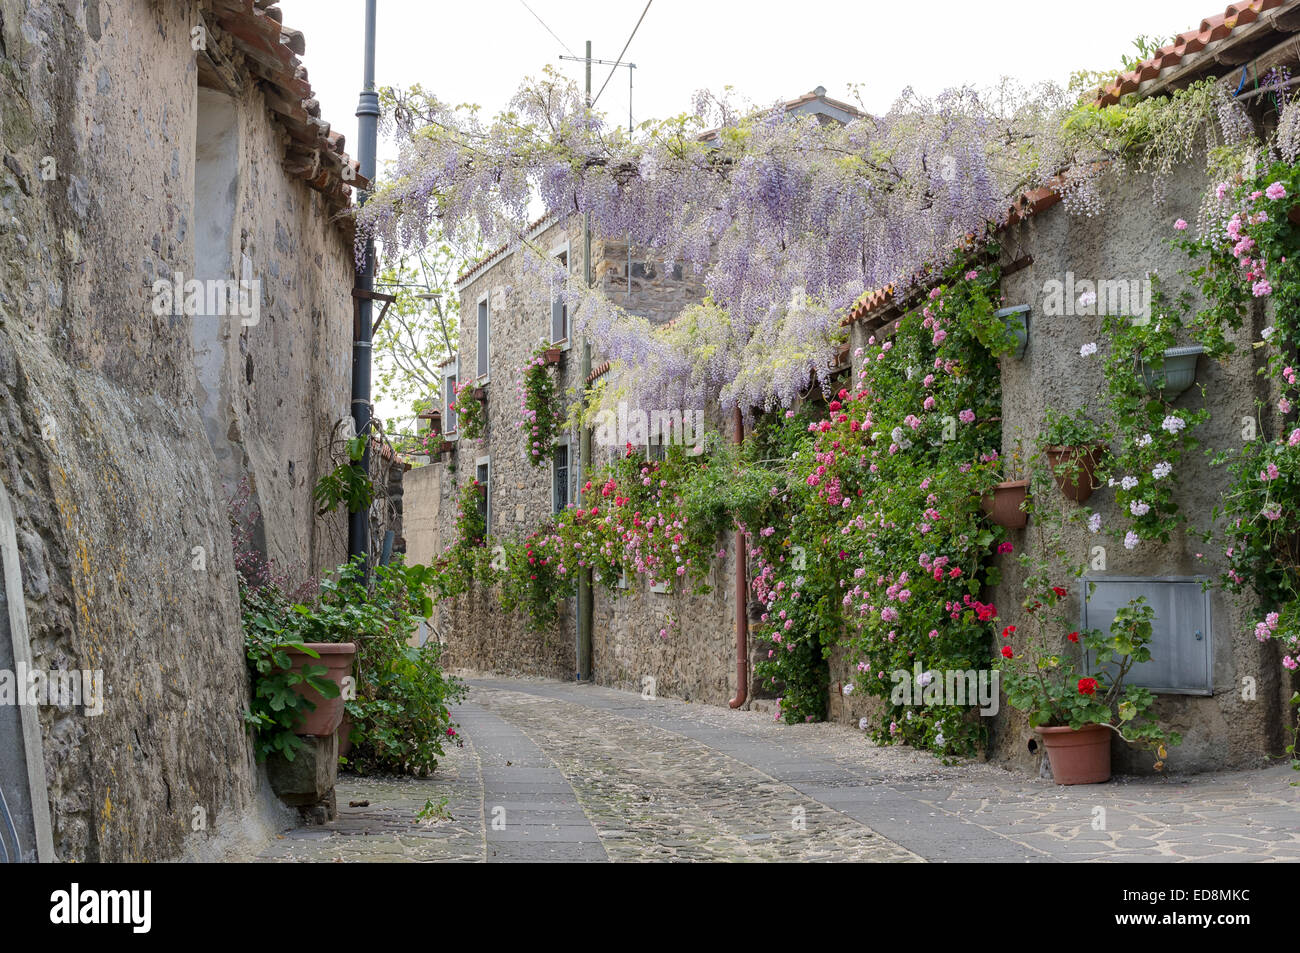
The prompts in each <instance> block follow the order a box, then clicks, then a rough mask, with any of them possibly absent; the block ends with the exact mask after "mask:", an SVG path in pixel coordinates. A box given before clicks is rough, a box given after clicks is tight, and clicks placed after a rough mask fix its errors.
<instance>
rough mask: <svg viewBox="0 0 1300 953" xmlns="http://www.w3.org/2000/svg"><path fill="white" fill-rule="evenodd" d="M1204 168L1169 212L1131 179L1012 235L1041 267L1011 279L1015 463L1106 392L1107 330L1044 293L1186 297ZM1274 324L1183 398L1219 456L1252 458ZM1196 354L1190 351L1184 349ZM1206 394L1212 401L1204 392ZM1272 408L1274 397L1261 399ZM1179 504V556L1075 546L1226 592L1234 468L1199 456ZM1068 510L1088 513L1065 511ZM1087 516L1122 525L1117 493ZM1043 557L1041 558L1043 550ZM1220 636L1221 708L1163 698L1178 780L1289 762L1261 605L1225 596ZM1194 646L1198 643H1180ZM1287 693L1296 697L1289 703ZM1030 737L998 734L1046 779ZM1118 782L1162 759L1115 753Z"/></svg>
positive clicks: (1177, 188) (1018, 721)
mask: <svg viewBox="0 0 1300 953" xmlns="http://www.w3.org/2000/svg"><path fill="white" fill-rule="evenodd" d="M1200 168H1202V165H1201V164H1200V163H1189V164H1188V165H1186V166H1184V170H1185V171H1184V173H1183V174H1180V175H1178V176H1176V177H1175V178H1174V180H1173V181H1172V182H1170V184H1169V187H1168V189H1167V193H1166V204H1165V206H1163V207H1156V206H1155V205H1154V204H1153V203H1152V200H1151V185H1150V181H1149V180H1148V179H1146V178H1145V177H1142V176H1130V177H1126V178H1125V179H1124V180H1122V182H1120V183H1119V185H1118V186H1117V189H1116V190H1115V191H1113V192H1112V193H1111V194H1108V195H1107V196H1106V202H1107V211H1106V214H1105V215H1103V216H1097V217H1093V218H1089V217H1085V216H1076V215H1071V214H1070V213H1069V212H1068V211H1067V210H1066V209H1065V208H1064V207H1063V206H1059V205H1058V206H1055V207H1053V208H1051V209H1048V210H1047V211H1045V212H1043V213H1041V214H1039V215H1038V216H1035V217H1034V218H1031V219H1029V220H1028V221H1027V222H1025V223H1023V224H1021V225H1019V226H1017V227H1015V228H1014V229H1012V230H1010V231H1009V232H1008V234H1007V235H1006V236H1005V244H1006V248H1007V252H1006V255H1007V258H1008V260H1009V259H1011V258H1014V257H1018V255H1019V254H1022V253H1025V252H1027V253H1029V254H1032V256H1033V263H1032V264H1031V265H1030V266H1029V267H1028V268H1025V269H1023V270H1021V271H1018V272H1016V273H1014V274H1012V275H1010V276H1008V277H1007V278H1006V280H1004V282H1003V292H1004V294H1005V296H1006V300H1007V302H1008V304H1022V303H1023V304H1029V305H1031V306H1032V308H1033V313H1032V315H1031V318H1030V338H1029V346H1028V348H1027V349H1026V352H1025V356H1024V359H1023V360H1019V361H1017V360H1013V359H1007V360H1005V361H1003V364H1002V406H1003V421H1002V424H1003V442H1004V448H1003V449H1004V452H1010V451H1011V450H1012V449H1013V447H1014V440H1015V438H1016V434H1017V432H1020V433H1021V434H1022V436H1023V439H1024V440H1025V441H1026V445H1027V446H1029V445H1032V441H1033V440H1034V439H1035V438H1036V437H1037V434H1038V433H1039V431H1040V430H1041V427H1042V421H1043V411H1044V409H1045V408H1046V407H1054V408H1057V409H1059V410H1074V409H1075V408H1077V407H1081V406H1086V405H1087V404H1089V403H1090V402H1091V401H1094V400H1095V396H1094V395H1095V394H1096V392H1097V390H1098V388H1099V387H1100V386H1101V385H1102V365H1101V363H1100V358H1093V359H1091V360H1084V359H1082V358H1081V357H1080V356H1079V348H1080V347H1081V346H1082V345H1083V344H1086V343H1088V342H1090V341H1099V340H1101V337H1100V334H1101V332H1100V329H1101V322H1102V319H1101V318H1100V317H1089V316H1074V317H1048V316H1045V315H1044V306H1043V305H1044V298H1045V295H1046V290H1045V285H1046V283H1047V282H1049V281H1052V280H1057V281H1065V279H1066V272H1073V274H1074V276H1075V279H1076V280H1078V279H1080V278H1091V279H1093V280H1098V279H1126V280H1129V279H1142V278H1143V277H1144V276H1145V275H1146V273H1147V272H1154V273H1156V274H1158V275H1159V276H1160V278H1161V280H1162V285H1163V287H1164V290H1165V291H1166V292H1168V293H1169V294H1171V295H1172V294H1174V293H1176V292H1177V291H1178V290H1179V289H1180V288H1182V287H1184V286H1185V284H1186V279H1184V278H1183V277H1181V276H1180V275H1179V272H1180V270H1182V269H1184V268H1186V267H1187V259H1186V257H1185V256H1184V255H1183V253H1182V252H1180V251H1177V250H1174V249H1171V248H1169V246H1168V238H1169V236H1171V235H1172V234H1173V231H1172V222H1173V221H1174V219H1175V218H1178V217H1180V216H1181V217H1184V218H1186V219H1188V220H1189V221H1190V220H1194V219H1195V217H1196V216H1195V212H1196V209H1197V207H1198V206H1199V203H1200V199H1201V196H1202V194H1203V193H1204V189H1205V188H1206V185H1207V183H1206V182H1205V181H1204V179H1203V178H1202V176H1201V175H1200V174H1195V173H1196V172H1197V171H1198V170H1199V169H1200ZM1261 319H1262V314H1260V313H1258V312H1257V313H1256V314H1255V315H1253V321H1252V322H1248V323H1247V326H1246V327H1245V328H1243V330H1242V331H1241V332H1240V333H1239V334H1237V335H1235V341H1236V344H1237V345H1238V352H1237V354H1236V355H1234V356H1233V357H1232V358H1230V359H1229V360H1226V361H1225V362H1223V363H1216V362H1214V361H1211V360H1208V359H1207V358H1204V357H1202V358H1201V359H1200V363H1199V365H1198V369H1197V384H1198V385H1200V386H1193V387H1192V388H1191V389H1189V390H1188V391H1186V392H1185V393H1184V394H1182V395H1181V396H1180V397H1179V398H1178V401H1177V404H1176V406H1178V407H1187V408H1196V407H1201V406H1204V407H1206V408H1208V410H1209V412H1210V418H1209V420H1208V421H1206V423H1204V424H1203V425H1202V426H1200V427H1199V428H1197V429H1196V431H1195V432H1194V436H1195V437H1196V439H1197V440H1198V441H1199V442H1200V445H1201V449H1202V451H1203V450H1220V449H1224V448H1227V447H1231V446H1233V445H1237V446H1239V445H1240V442H1241V424H1240V421H1241V419H1242V417H1244V416H1250V415H1252V414H1253V412H1254V400H1255V396H1256V395H1255V387H1256V384H1255V380H1256V378H1255V365H1254V363H1253V361H1254V357H1253V351H1254V349H1253V348H1252V347H1251V346H1250V342H1251V341H1257V340H1259V339H1260V335H1259V331H1260V329H1261V327H1262V326H1263V323H1264V322H1263V321H1262V320H1261ZM1181 343H1187V342H1181ZM1202 386H1203V387H1204V388H1205V394H1204V396H1202V393H1201V387H1202ZM1261 396H1262V395H1261ZM1178 479H1179V491H1178V503H1179V507H1180V510H1181V512H1182V513H1183V514H1184V515H1185V516H1186V517H1187V520H1188V523H1187V526H1186V528H1185V529H1184V530H1182V531H1181V532H1179V533H1178V534H1176V535H1175V536H1174V538H1173V539H1171V540H1170V541H1169V542H1168V543H1167V544H1160V543H1158V542H1147V541H1144V542H1142V543H1141V544H1140V545H1139V546H1138V547H1137V548H1136V549H1135V550H1132V551H1128V550H1126V549H1125V548H1124V546H1123V544H1122V543H1121V542H1119V541H1117V540H1115V539H1114V538H1111V537H1103V536H1093V535H1091V534H1090V533H1089V532H1088V530H1087V528H1086V527H1082V526H1076V527H1073V528H1067V537H1066V541H1067V545H1068V546H1070V547H1071V548H1072V550H1073V552H1074V554H1075V557H1076V558H1077V560H1078V561H1079V562H1080V563H1082V562H1086V561H1088V559H1089V557H1090V555H1091V551H1092V547H1093V546H1095V545H1098V544H1101V545H1104V546H1105V551H1106V552H1105V555H1106V569H1105V571H1104V572H1094V571H1091V570H1090V575H1091V576H1096V577H1098V578H1102V577H1104V576H1105V575H1107V574H1109V575H1116V576H1140V577H1160V576H1182V577H1192V576H1204V577H1206V578H1208V579H1209V580H1211V581H1215V582H1217V580H1218V579H1219V578H1220V577H1221V574H1222V573H1223V572H1224V570H1225V569H1226V568H1227V567H1226V563H1225V560H1224V558H1223V554H1222V549H1221V547H1218V546H1216V545H1214V544H1208V543H1205V542H1204V541H1202V540H1199V539H1197V538H1196V534H1197V533H1198V532H1201V531H1203V530H1207V529H1209V528H1210V525H1211V523H1210V514H1211V511H1212V510H1213V508H1214V506H1215V504H1216V503H1217V502H1218V500H1219V498H1220V497H1221V496H1222V494H1223V492H1224V490H1225V489H1226V486H1227V481H1228V479H1229V476H1228V474H1227V472H1226V469H1225V468H1223V467H1211V466H1210V465H1209V461H1208V459H1207V458H1206V456H1205V454H1204V453H1203V452H1201V451H1195V452H1192V453H1190V454H1188V455H1187V456H1186V457H1185V458H1184V460H1183V462H1182V463H1181V464H1180V465H1179V473H1178ZM1060 504H1061V505H1063V506H1074V505H1075V504H1072V503H1068V502H1065V501H1064V500H1061V501H1060ZM1088 505H1089V506H1090V507H1092V508H1093V509H1094V510H1095V511H1097V512H1099V513H1100V514H1101V516H1102V522H1103V525H1115V524H1116V523H1117V522H1118V521H1119V519H1120V515H1119V513H1118V512H1117V510H1116V507H1115V503H1114V493H1113V491H1111V490H1109V489H1107V488H1105V487H1103V488H1101V489H1099V490H1097V491H1096V492H1095V493H1094V494H1093V496H1092V498H1091V499H1089V500H1088ZM1011 539H1012V542H1013V543H1014V544H1015V546H1016V551H1017V552H1021V551H1023V550H1024V548H1025V547H1033V546H1036V545H1037V543H1036V542H1035V540H1034V536H1033V533H1032V528H1030V529H1027V530H1013V531H1011ZM1031 551H1032V550H1031ZM1001 559H1002V561H1003V569H1004V572H1005V576H1004V579H1003V582H1002V584H1001V585H1000V586H998V587H997V588H996V589H995V590H994V591H993V593H992V597H993V599H994V602H995V604H996V605H997V606H998V608H999V609H1000V610H1001V613H1002V615H1003V617H1004V618H1006V620H1007V621H1008V622H1010V623H1016V622H1023V620H1020V619H1018V618H1017V612H1018V606H1019V602H1020V600H1021V598H1022V597H1023V596H1022V592H1023V590H1022V582H1023V570H1022V569H1021V567H1020V565H1019V563H1018V562H1016V561H1015V560H1014V559H1012V558H1009V557H1005V556H1004V557H1001ZM1063 585H1067V586H1068V587H1069V588H1070V589H1071V590H1072V592H1071V596H1070V599H1071V603H1070V605H1069V606H1068V608H1067V610H1066V611H1067V612H1068V613H1070V614H1072V615H1074V616H1076V617H1081V612H1082V607H1081V606H1080V605H1079V597H1078V594H1077V588H1078V587H1077V585H1072V584H1070V583H1063ZM1210 607H1211V614H1212V629H1213V653H1214V654H1213V685H1214V694H1213V696H1210V697H1206V696H1198V695H1175V694H1165V695H1161V696H1160V697H1159V699H1158V703H1157V706H1156V709H1155V711H1156V713H1157V714H1158V715H1159V717H1160V718H1161V720H1162V721H1164V722H1166V723H1167V724H1168V725H1169V727H1171V728H1173V729H1174V730H1177V731H1179V732H1180V733H1181V734H1182V735H1183V743H1182V745H1181V746H1180V747H1179V748H1177V749H1174V750H1172V751H1171V753H1170V757H1169V759H1168V760H1169V764H1170V766H1171V768H1173V769H1175V770H1179V771H1197V770H1209V769H1216V768H1217V769H1222V768H1229V767H1243V766H1247V765H1253V764H1259V763H1261V761H1262V757H1263V755H1265V754H1266V753H1269V752H1274V753H1276V752H1278V751H1279V750H1280V740H1281V736H1280V733H1279V729H1280V724H1281V723H1280V720H1279V712H1280V711H1281V697H1280V695H1281V692H1282V685H1281V681H1282V679H1281V677H1280V676H1281V674H1282V668H1281V665H1280V664H1279V661H1278V658H1277V653H1276V651H1275V647H1274V646H1272V645H1261V644H1260V643H1259V642H1257V641H1256V640H1255V638H1254V635H1253V632H1252V628H1253V626H1252V623H1251V619H1252V616H1253V609H1254V606H1253V604H1252V601H1251V600H1250V599H1248V598H1238V597H1233V596H1230V595H1228V594H1226V593H1224V592H1223V591H1222V589H1221V588H1219V587H1218V586H1217V585H1216V586H1215V588H1214V589H1213V590H1212V594H1211V600H1210ZM1180 637H1185V638H1186V639H1187V640H1191V639H1192V638H1193V634H1192V633H1191V632H1186V633H1181V634H1180ZM1245 676H1249V677H1251V678H1253V679H1255V680H1256V684H1257V699H1256V700H1253V701H1246V700H1243V697H1242V696H1243V693H1242V686H1243V683H1242V678H1243V677H1245ZM1289 694H1290V693H1289V692H1287V697H1289ZM1029 737H1030V732H1029V730H1028V726H1027V724H1026V723H1025V721H1024V718H1023V716H1021V715H1020V713H1018V712H1013V711H1011V710H1010V709H1006V710H1004V711H1003V712H1002V713H1001V714H1000V715H999V717H998V719H997V721H996V723H995V736H994V747H993V755H994V756H995V757H997V758H1000V759H1005V760H1008V761H1014V762H1017V763H1019V764H1021V765H1022V766H1024V767H1033V766H1034V765H1036V763H1037V755H1030V754H1029V751H1028V743H1027V740H1028V738H1029ZM1115 754H1116V756H1117V757H1116V770H1123V771H1142V770H1149V769H1150V766H1151V762H1152V758H1151V757H1150V756H1149V755H1148V754H1147V753H1145V752H1140V751H1133V750H1131V749H1128V748H1127V747H1126V746H1124V745H1122V744H1117V745H1116V747H1115Z"/></svg>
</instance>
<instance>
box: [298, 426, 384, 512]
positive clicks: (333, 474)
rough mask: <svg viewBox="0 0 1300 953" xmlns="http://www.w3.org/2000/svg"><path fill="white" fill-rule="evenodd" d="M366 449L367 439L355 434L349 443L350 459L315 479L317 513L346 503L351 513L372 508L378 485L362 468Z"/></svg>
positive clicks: (313, 496)
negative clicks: (376, 485)
mask: <svg viewBox="0 0 1300 953" xmlns="http://www.w3.org/2000/svg"><path fill="white" fill-rule="evenodd" d="M365 452H366V438H365V437H352V438H351V439H349V440H348V441H347V443H346V453H347V461H346V462H344V463H340V464H339V465H338V466H337V467H335V468H334V469H333V470H332V471H330V472H329V473H327V474H325V475H324V476H323V477H321V478H320V479H319V480H317V481H316V486H315V487H314V488H313V489H312V498H313V499H314V500H315V501H316V505H317V506H318V507H319V509H317V511H316V515H317V516H324V515H325V514H326V513H332V512H333V511H334V510H336V509H338V507H339V505H340V504H343V505H345V506H346V507H347V511H348V512H349V513H360V512H362V511H363V510H366V509H369V508H370V504H371V503H373V502H374V501H375V484H374V481H372V480H371V479H370V477H369V476H368V475H367V474H366V471H365V470H364V469H363V468H362V467H361V460H362V457H363V456H364V455H365Z"/></svg>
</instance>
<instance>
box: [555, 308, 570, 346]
mask: <svg viewBox="0 0 1300 953" xmlns="http://www.w3.org/2000/svg"><path fill="white" fill-rule="evenodd" d="M564 318H565V314H564V299H562V298H556V299H555V300H554V301H552V302H551V340H552V341H563V340H564V339H565V338H567V337H568V336H569V331H568V328H566V327H565V326H564V325H565V320H564Z"/></svg>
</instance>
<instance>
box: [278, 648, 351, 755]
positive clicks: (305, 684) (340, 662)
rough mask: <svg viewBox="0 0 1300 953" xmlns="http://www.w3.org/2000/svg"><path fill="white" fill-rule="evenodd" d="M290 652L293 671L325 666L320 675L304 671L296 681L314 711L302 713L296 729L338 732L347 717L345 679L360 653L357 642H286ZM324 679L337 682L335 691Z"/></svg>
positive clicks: (304, 732)
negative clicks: (306, 673)
mask: <svg viewBox="0 0 1300 953" xmlns="http://www.w3.org/2000/svg"><path fill="white" fill-rule="evenodd" d="M286 655H287V656H288V660H289V671H290V673H305V672H307V671H308V670H309V669H320V668H323V669H324V671H323V672H321V673H320V674H319V676H317V677H312V678H308V677H306V676H305V675H304V676H303V677H302V678H301V679H298V680H295V681H294V683H293V690H294V691H295V692H297V693H298V694H299V695H301V696H302V697H303V698H305V699H306V700H307V701H308V702H310V703H311V705H312V708H311V710H310V711H307V712H305V713H302V714H301V717H300V720H299V722H298V724H297V725H296V727H295V729H294V730H295V733H296V734H300V735H315V736H316V737H318V738H323V737H325V736H326V735H332V734H334V732H336V731H338V729H339V725H340V724H341V723H342V721H343V697H342V689H343V679H344V678H346V677H348V676H350V675H351V674H352V663H353V661H354V660H355V659H356V655H357V646H356V644H355V643H353V642H300V643H297V644H294V645H290V646H286ZM313 659H315V660H318V662H319V664H313V662H312V660H313ZM321 679H324V680H327V681H329V682H330V683H331V684H333V686H334V689H333V691H330V690H329V688H328V687H326V686H324V685H322V684H321ZM322 689H324V690H322Z"/></svg>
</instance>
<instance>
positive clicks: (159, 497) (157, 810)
mask: <svg viewBox="0 0 1300 953" xmlns="http://www.w3.org/2000/svg"><path fill="white" fill-rule="evenodd" d="M302 51H303V37H302V34H301V33H298V32H297V31H294V30H291V29H287V28H284V27H283V26H282V25H281V23H280V11H279V9H278V8H277V7H275V6H273V5H271V3H269V2H264V0H258V2H256V3H254V2H253V0H175V2H166V3H164V2H159V0H119V2H114V3H103V2H99V0H86V2H79V3H59V2H53V0H24V2H18V0H0V85H2V86H3V97H2V99H0V110H3V126H2V127H0V128H2V132H0V135H2V136H3V141H0V151H2V152H3V168H2V169H0V203H2V204H3V216H0V246H2V247H3V252H4V254H3V260H4V266H3V269H4V270H3V278H2V279H0V446H3V448H4V454H3V459H0V498H2V499H0V557H2V558H3V565H4V570H5V571H4V575H3V577H2V581H0V670H13V669H15V667H16V666H17V665H18V664H19V663H21V662H24V661H25V662H26V663H27V664H28V665H29V666H33V667H35V668H36V669H41V670H45V671H50V672H61V671H72V670H83V669H84V670H88V671H91V672H99V673H102V685H103V697H102V699H101V700H102V702H103V704H102V708H103V711H102V714H98V715H87V714H84V713H83V712H84V707H83V706H82V705H79V704H78V705H73V704H61V705H60V704H50V705H43V706H41V707H39V708H37V709H34V710H33V709H31V708H26V707H23V708H21V709H20V708H19V707H13V706H10V705H0V746H2V748H0V789H2V790H3V792H4V794H5V798H6V801H7V802H8V804H9V805H10V807H11V809H12V812H13V813H15V814H16V815H18V817H19V819H20V821H21V822H22V826H23V830H22V833H23V845H22V847H23V853H24V854H26V855H28V856H35V855H37V854H38V853H39V855H40V856H42V857H47V856H48V857H53V858H56V859H60V860H76V861H109V860H158V859H165V858H169V857H177V856H198V855H206V856H211V855H214V854H216V853H219V851H220V850H221V849H222V848H224V847H226V846H229V845H231V844H233V843H235V842H237V841H238V840H240V838H241V837H243V836H245V835H252V834H255V833H256V832H257V830H258V825H259V824H262V823H264V822H265V821H266V820H267V819H268V818H269V817H271V816H272V815H271V813H270V812H271V811H272V810H273V805H272V803H271V801H270V798H269V795H268V794H267V793H266V790H265V784H264V782H263V781H262V780H261V774H260V772H259V770H258V767H257V765H256V764H255V763H254V761H253V758H252V754H251V746H250V744H249V741H248V738H247V735H246V732H245V728H244V723H243V717H242V713H243V711H244V710H245V709H246V707H247V691H248V681H247V677H246V675H245V662H244V651H243V638H242V633H241V626H240V618H239V594H238V590H237V585H236V576H235V571H234V563H233V556H232V550H231V544H230V527H229V523H228V518H227V513H226V508H225V505H224V501H225V500H226V499H227V498H228V497H230V496H231V495H232V494H233V493H235V492H236V491H237V488H238V487H239V485H240V484H241V483H245V482H246V483H247V485H248V486H249V488H250V490H251V498H252V501H253V502H254V503H255V505H256V507H257V509H258V510H259V511H260V516H261V518H260V522H259V524H258V526H257V531H256V541H257V543H258V545H259V546H260V548H261V549H262V551H263V552H264V553H265V554H267V555H269V556H270V557H271V558H272V559H274V560H275V561H276V562H277V563H278V564H279V565H280V566H282V567H283V568H285V569H286V570H288V571H290V573H291V574H293V575H294V576H295V577H297V578H299V579H301V578H305V577H307V576H312V575H318V574H319V572H320V571H321V570H323V569H326V568H329V567H332V566H334V565H336V564H337V563H339V562H340V561H341V560H342V559H343V557H344V555H345V549H344V546H343V541H344V526H343V523H342V520H336V521H331V520H317V519H316V518H315V515H314V510H315V507H314V506H313V504H312V499H311V490H312V486H313V484H314V482H315V481H316V479H317V478H318V477H319V476H320V475H321V474H322V472H324V470H325V468H327V467H328V466H330V464H329V460H328V455H327V452H326V444H327V442H328V440H329V436H330V434H331V431H332V428H333V425H334V424H335V422H336V421H338V420H339V419H340V418H342V417H344V416H346V415H347V414H348V413H349V410H350V408H349V396H350V390H349V377H350V351H351V346H350V343H351V336H352V313H353V303H352V300H351V288H352V284H353V255H352V231H351V229H352V226H351V224H350V219H349V216H348V207H349V204H350V201H351V188H350V185H349V183H350V182H355V181H356V178H357V177H356V175H355V171H354V170H355V165H354V164H353V163H351V160H349V159H348V158H347V156H346V155H345V154H344V152H343V147H344V142H343V137H342V136H341V135H339V134H338V133H336V132H333V131H332V130H331V129H330V127H329V124H328V123H327V122H325V121H324V120H322V119H321V118H320V116H319V106H318V105H317V104H316V101H315V100H314V99H313V97H312V92H311V87H310V85H309V83H308V81H307V74H306V70H305V69H304V68H303V67H302V66H301V63H300V61H299V59H298V54H300V53H301V52H302ZM191 282H193V283H194V284H190V283H191ZM196 289H197V294H198V297H197V298H191V292H194V291H195V290H196ZM184 301H190V302H191V304H190V305H189V306H188V307H187V306H186V305H185V304H183V302H184ZM6 537H8V538H9V539H11V540H13V541H15V543H16V545H13V546H9V545H6V543H5V539H6ZM24 636H25V637H24ZM42 802H44V803H42Z"/></svg>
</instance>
